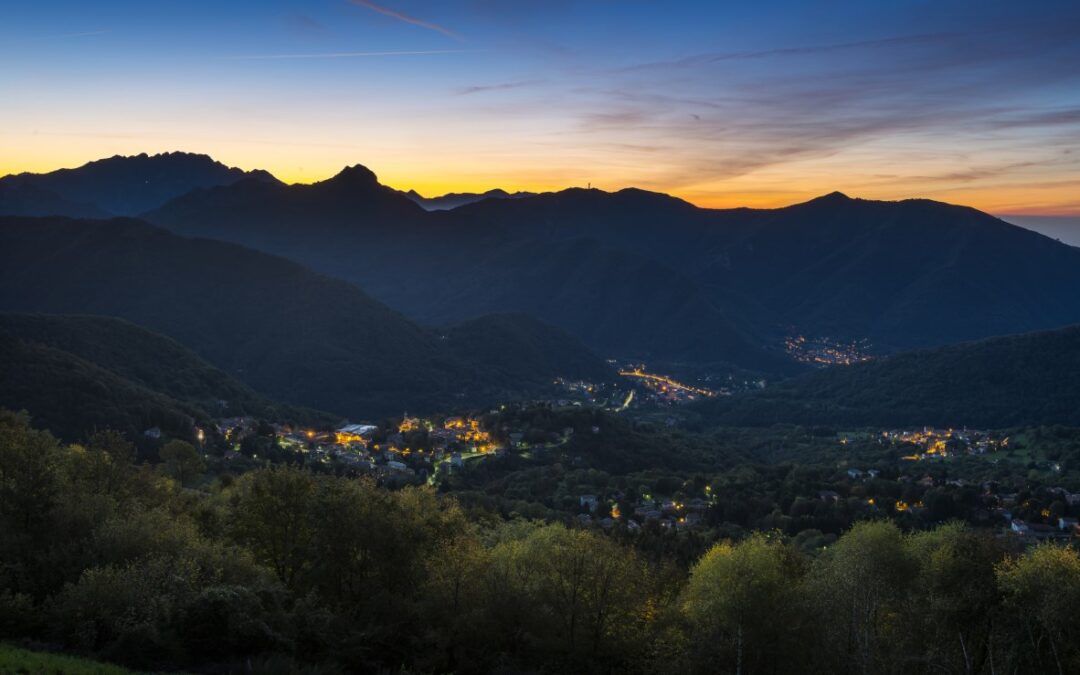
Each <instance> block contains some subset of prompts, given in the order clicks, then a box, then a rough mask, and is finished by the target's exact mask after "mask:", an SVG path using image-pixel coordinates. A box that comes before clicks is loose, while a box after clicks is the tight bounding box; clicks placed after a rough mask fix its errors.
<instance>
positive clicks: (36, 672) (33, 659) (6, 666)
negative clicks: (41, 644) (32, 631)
mask: <svg viewBox="0 0 1080 675" xmlns="http://www.w3.org/2000/svg"><path fill="white" fill-rule="evenodd" d="M132 673H133V671H130V670H127V669H126V668H121V667H120V666H114V665H112V664H108V663H101V662H98V661H91V660H89V659H81V658H79V657H77V656H67V655H65V654H50V653H48V652H34V651H30V650H28V649H21V648H19V647H13V646H11V645H5V644H0V675H23V674H26V675H54V674H55V675H131V674H132Z"/></svg>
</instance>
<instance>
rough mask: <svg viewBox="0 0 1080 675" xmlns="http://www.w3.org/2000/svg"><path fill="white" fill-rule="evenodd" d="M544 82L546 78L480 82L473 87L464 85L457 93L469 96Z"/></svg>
mask: <svg viewBox="0 0 1080 675" xmlns="http://www.w3.org/2000/svg"><path fill="white" fill-rule="evenodd" d="M543 83H544V80H521V81H520V82H500V83H499V84H478V85H474V86H472V87H462V88H461V89H458V90H457V91H456V92H455V93H456V94H457V95H458V96H468V95H470V94H481V93H484V92H489V91H505V90H507V89H521V88H522V87H531V86H534V85H537V84H543Z"/></svg>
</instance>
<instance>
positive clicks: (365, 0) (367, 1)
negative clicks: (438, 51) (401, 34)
mask: <svg viewBox="0 0 1080 675" xmlns="http://www.w3.org/2000/svg"><path fill="white" fill-rule="evenodd" d="M349 2H351V3H352V4H354V5H357V6H359V7H365V8H367V9H370V10H371V11H373V12H378V13H379V14H383V15H385V16H388V17H390V18H393V19H397V20H398V21H404V22H405V23H411V24H412V25H414V26H420V27H421V28H427V29H428V30H433V31H435V32H436V33H442V34H443V35H445V36H446V37H448V38H453V39H454V40H458V41H464V38H463V37H461V35H459V34H457V33H455V32H454V31H452V30H450V29H449V28H444V27H443V26H440V25H439V24H437V23H431V22H430V21H424V20H423V19H417V18H416V17H414V16H409V15H408V14H402V13H401V12H398V11H395V10H393V9H390V8H389V7H383V6H382V5H377V4H375V3H374V2H371V0H349Z"/></svg>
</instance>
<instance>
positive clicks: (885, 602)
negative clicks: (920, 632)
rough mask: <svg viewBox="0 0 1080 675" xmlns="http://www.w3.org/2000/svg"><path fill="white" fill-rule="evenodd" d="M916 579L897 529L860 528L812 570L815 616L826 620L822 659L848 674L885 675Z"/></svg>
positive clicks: (872, 524)
mask: <svg viewBox="0 0 1080 675" xmlns="http://www.w3.org/2000/svg"><path fill="white" fill-rule="evenodd" d="M916 573H917V567H916V564H915V561H914V560H913V559H912V557H911V556H910V554H909V552H908V549H907V547H906V546H905V543H904V536H903V535H902V534H901V532H900V530H899V529H898V528H897V527H896V525H894V524H892V523H890V522H885V521H873V522H861V523H858V524H856V525H855V526H854V527H852V528H851V529H850V530H849V531H848V532H846V533H845V534H844V535H843V536H842V537H840V539H839V540H838V541H837V542H836V544H835V545H833V546H832V547H831V548H830V549H829V550H828V551H827V552H826V553H825V555H823V556H822V557H821V558H819V559H818V560H817V564H816V565H815V566H814V567H813V568H812V571H811V579H810V588H811V592H812V595H813V599H812V601H813V603H814V606H815V611H816V612H817V613H818V614H819V615H820V616H828V617H830V619H829V621H828V622H826V623H825V624H824V625H822V626H820V628H821V629H822V630H823V635H822V638H823V643H824V646H825V647H826V649H825V651H824V654H823V655H824V656H826V657H827V658H830V659H833V660H834V661H835V663H834V664H832V667H833V668H836V669H838V670H843V671H848V672H862V673H877V672H883V671H886V670H888V668H889V666H890V664H892V663H894V661H895V659H893V658H891V655H890V654H889V651H890V649H891V648H893V647H895V645H896V640H895V638H896V637H897V631H900V630H902V628H903V627H902V626H900V625H898V616H899V614H898V611H899V609H900V607H901V604H902V602H903V599H904V598H905V597H906V595H907V592H908V589H909V588H910V587H911V583H912V581H913V580H914V578H915V575H916Z"/></svg>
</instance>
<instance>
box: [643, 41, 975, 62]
mask: <svg viewBox="0 0 1080 675" xmlns="http://www.w3.org/2000/svg"><path fill="white" fill-rule="evenodd" d="M959 35H962V34H961V33H927V34H923V35H901V36H897V37H891V38H883V39H879V40H858V41H854V42H840V43H834V44H826V45H811V46H805V47H776V48H773V49H762V50H757V51H741V52H726V53H708V54H695V55H693V56H687V57H684V58H682V59H677V60H674V61H654V62H651V63H639V64H636V65H633V66H629V67H627V68H623V69H622V70H625V71H632V70H646V69H652V68H670V67H672V66H676V67H681V66H693V65H702V64H707V63H719V62H721V61H736V60H742V59H762V58H769V57H774V56H809V55H814V54H827V53H829V52H840V51H848V50H857V49H870V48H877V47H895V46H904V45H918V44H927V43H931V42H939V41H944V40H948V39H951V38H956V37H958V36H959Z"/></svg>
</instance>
